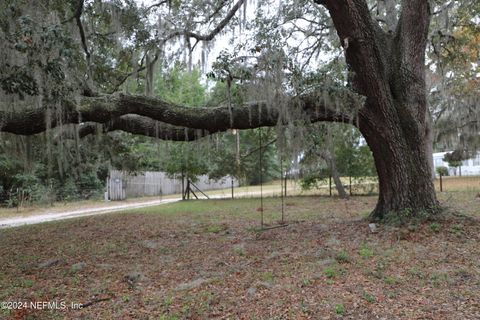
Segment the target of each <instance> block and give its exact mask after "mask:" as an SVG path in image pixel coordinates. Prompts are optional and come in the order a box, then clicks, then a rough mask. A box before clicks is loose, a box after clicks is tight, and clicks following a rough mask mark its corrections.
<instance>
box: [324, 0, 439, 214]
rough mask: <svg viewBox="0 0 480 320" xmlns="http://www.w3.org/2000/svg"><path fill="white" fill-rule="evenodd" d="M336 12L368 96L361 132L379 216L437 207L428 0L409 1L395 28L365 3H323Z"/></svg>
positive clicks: (358, 85)
mask: <svg viewBox="0 0 480 320" xmlns="http://www.w3.org/2000/svg"><path fill="white" fill-rule="evenodd" d="M321 3H322V4H323V5H325V7H326V8H327V10H328V11H329V12H330V15H331V17H332V20H333V23H334V25H335V28H336V30H337V33H338V35H339V37H340V40H341V43H342V45H343V47H344V51H345V57H346V61H347V64H348V66H349V68H350V69H351V71H352V73H353V77H352V84H353V88H354V90H355V91H356V92H357V93H359V94H361V95H364V96H366V97H367V99H366V103H365V106H364V107H363V108H362V109H361V110H360V111H359V129H360V131H361V132H362V134H363V136H364V137H365V139H366V141H367V143H368V145H369V146H370V149H371V150H372V153H373V157H374V160H375V165H376V169H377V173H378V178H379V198H378V203H377V206H376V208H375V210H374V211H373V212H372V214H371V215H370V218H371V219H372V220H382V219H385V218H388V217H389V216H392V215H393V216H395V217H397V218H398V217H399V216H402V214H406V215H407V216H408V217H409V218H410V217H412V216H420V215H421V214H424V213H427V212H428V213H431V214H432V213H436V212H438V210H437V208H438V202H437V199H436V195H435V189H434V185H433V181H432V179H431V177H432V174H431V169H430V160H429V158H430V157H431V155H427V152H428V151H427V150H429V143H430V139H429V134H430V129H431V128H430V122H429V119H428V113H427V100H426V89H425V48H426V41H427V34H428V26H429V21H430V12H429V5H428V2H427V1H426V0H404V1H402V11H401V14H400V19H399V21H398V23H397V26H396V29H395V32H393V33H392V32H385V31H383V30H382V29H381V28H380V26H379V25H378V24H377V23H376V22H375V21H374V20H373V19H372V17H371V15H370V12H369V9H368V6H367V4H366V2H365V1H364V0H324V1H321Z"/></svg>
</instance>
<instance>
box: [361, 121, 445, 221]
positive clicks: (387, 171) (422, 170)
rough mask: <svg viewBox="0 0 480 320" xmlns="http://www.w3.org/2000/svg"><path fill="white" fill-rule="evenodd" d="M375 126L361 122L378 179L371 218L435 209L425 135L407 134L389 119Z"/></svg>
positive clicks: (418, 213) (416, 214)
mask: <svg viewBox="0 0 480 320" xmlns="http://www.w3.org/2000/svg"><path fill="white" fill-rule="evenodd" d="M362 129H363V130H362ZM375 129H376V130H370V128H363V127H362V126H361V130H362V133H363V135H364V137H365V139H366V140H367V142H368V144H369V146H370V149H371V150H372V153H373V157H374V160H375V166H376V169H377V174H378V180H379V196H378V202H377V205H376V207H375V210H374V211H373V212H372V213H371V215H370V218H371V220H374V221H378V220H383V219H389V218H391V216H393V215H395V216H398V217H400V218H407V219H408V218H411V217H413V216H419V215H423V214H433V213H435V212H436V211H437V209H438V203H437V199H436V195H435V189H434V184H433V180H432V174H431V169H430V165H429V157H431V155H430V154H428V152H427V150H429V148H428V147H427V145H428V143H429V142H430V141H429V139H428V137H427V136H421V135H418V136H412V137H409V136H408V135H407V134H405V133H402V130H401V128H399V126H395V124H392V123H391V124H390V125H387V126H382V127H378V128H375Z"/></svg>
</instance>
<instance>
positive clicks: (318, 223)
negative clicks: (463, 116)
mask: <svg viewBox="0 0 480 320" xmlns="http://www.w3.org/2000/svg"><path fill="white" fill-rule="evenodd" d="M445 196H446V198H445V199H444V200H443V201H444V202H445V201H447V200H448V199H449V198H448V197H449V195H447V194H445ZM462 196H463V198H462V201H461V206H460V207H457V208H456V210H463V211H465V212H467V213H468V214H469V215H470V216H452V215H449V216H446V217H445V218H443V219H440V220H438V221H431V222H427V223H422V224H412V225H409V226H405V227H402V228H398V227H385V226H380V227H379V228H378V232H377V233H371V232H370V231H369V227H368V222H367V221H366V220H365V219H364V217H365V216H366V215H367V214H368V212H370V210H372V208H373V207H374V205H375V201H376V197H366V196H365V197H353V198H351V199H350V200H347V201H345V200H341V199H338V198H329V197H310V196H302V197H289V198H287V199H286V200H285V203H284V209H285V219H286V221H287V223H288V226H286V227H282V228H276V229H271V230H268V231H264V232H258V226H259V223H260V214H261V212H260V211H259V207H260V200H259V199H238V200H208V201H204V200H202V201H185V202H179V203H172V204H168V205H162V206H158V207H150V208H145V209H137V210H132V211H125V212H121V213H117V214H109V215H102V216H91V217H85V218H79V219H72V220H65V221H61V222H51V223H44V224H38V225H31V226H25V227H18V228H12V229H3V230H1V233H0V242H1V243H2V246H1V247H0V301H7V302H8V301H10V302H13V301H27V302H32V301H36V302H43V301H48V302H54V301H57V302H60V301H64V302H65V303H66V305H67V306H68V308H66V309H57V310H33V309H31V308H27V309H22V310H8V309H5V308H4V309H2V310H0V318H2V317H3V318H7V319H8V318H13V319H15V318H16V319H217V318H218V319H228V318H229V319H318V318H321V317H326V318H332V319H335V318H340V317H346V318H351V319H372V318H375V317H377V316H381V317H384V318H388V319H425V318H431V319H466V318H471V319H474V318H478V317H480V314H479V310H480V305H479V299H478V297H479V296H478V292H479V287H478V286H479V283H480V263H479V261H480V246H479V245H478V243H479V240H480V224H479V220H478V214H480V213H479V212H478V209H477V208H478V200H477V199H476V198H475V195H474V194H472V193H470V194H464V195H463V194H462ZM441 197H442V198H443V195H442V196H441ZM448 201H449V203H454V201H453V200H452V198H450V200H448ZM281 208H282V202H281V199H280V198H266V199H264V212H263V213H264V218H265V222H266V224H268V225H271V226H273V225H276V224H277V223H278V221H279V219H280V217H281ZM472 215H473V216H474V217H471V216H472ZM72 303H74V304H75V303H76V304H79V303H83V304H84V303H90V305H88V306H87V307H85V308H83V309H75V308H71V304H72Z"/></svg>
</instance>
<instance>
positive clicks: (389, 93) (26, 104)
mask: <svg viewBox="0 0 480 320" xmlns="http://www.w3.org/2000/svg"><path fill="white" fill-rule="evenodd" d="M314 2H315V5H314V7H313V8H314V9H312V10H314V11H313V13H314V14H315V12H317V13H318V14H319V15H321V14H323V15H326V14H327V13H328V15H329V17H330V19H331V20H330V22H328V21H327V22H325V23H326V24H328V23H330V24H331V26H333V28H334V29H335V30H336V34H337V35H338V40H339V43H340V45H341V49H340V50H341V51H342V53H343V55H344V61H345V62H346V68H347V69H348V84H347V85H346V86H345V87H344V88H342V89H341V90H330V89H329V88H319V86H317V87H316V88H315V89H313V90H307V91H305V92H303V93H302V94H298V95H293V94H291V93H288V92H285V93H281V94H279V95H281V96H282V101H283V106H282V108H281V109H280V108H275V106H271V105H270V104H272V101H269V100H266V101H265V100H262V101H251V102H249V103H247V104H246V105H232V104H231V103H230V104H227V105H226V106H218V107H214V108H211V107H210V108H206V107H205V108H195V109H192V108H189V107H188V106H180V105H175V104H173V103H170V102H168V101H163V100H160V99H158V98H154V97H151V96H148V94H147V95H142V96H139V95H132V94H128V92H127V93H126V92H125V90H124V92H122V93H121V92H116V91H118V89H119V87H120V86H121V85H122V84H124V83H125V81H128V79H129V77H130V78H131V77H135V76H138V75H139V74H141V73H142V72H143V73H146V75H147V76H146V77H145V87H146V92H147V93H148V91H149V87H151V86H152V83H151V79H150V77H149V76H148V74H149V73H150V74H151V73H152V70H151V68H152V66H153V65H154V62H156V61H158V60H159V59H161V57H162V54H164V52H165V46H166V44H167V43H168V42H169V41H172V40H174V39H178V38H180V39H185V40H183V41H184V42H185V43H186V46H187V47H189V48H190V49H191V47H192V45H193V47H194V46H196V44H197V43H198V42H208V41H210V40H212V39H214V38H215V37H216V36H218V35H219V34H221V32H222V30H224V29H225V28H226V27H227V26H228V25H229V23H237V24H238V23H241V22H238V21H237V22H235V19H234V18H235V17H236V16H238V12H239V10H240V8H241V7H242V6H246V1H245V0H239V1H237V2H235V3H231V4H230V2H229V1H217V2H215V1H214V2H208V4H205V5H204V6H203V7H202V5H201V2H198V3H197V2H195V1H192V4H191V6H190V7H189V8H188V9H189V10H191V12H195V10H197V11H198V10H200V9H199V8H200V7H202V8H201V9H202V10H204V11H203V12H207V11H208V12H211V14H209V15H205V17H204V18H205V21H204V22H210V23H211V22H212V21H213V22H214V23H215V26H214V27H213V28H212V29H210V30H205V28H204V29H203V30H202V29H201V28H200V30H197V29H196V28H197V25H198V24H200V25H204V23H202V21H196V22H195V21H194V20H195V18H196V17H195V16H192V15H193V14H192V15H190V16H188V17H187V18H186V19H185V20H182V21H190V20H192V21H194V22H193V23H186V22H184V23H180V22H179V23H178V24H172V23H170V24H169V23H167V22H163V21H162V22H161V23H160V22H159V24H161V28H163V29H162V31H161V32H157V34H156V35H155V36H154V37H148V36H145V32H146V30H147V28H146V27H145V28H143V27H140V26H141V25H142V24H141V23H140V22H142V21H143V22H145V19H146V18H145V17H147V13H146V12H148V11H151V10H156V9H157V8H159V7H162V6H165V5H170V6H172V3H171V2H170V1H160V2H158V3H155V4H153V5H152V6H150V7H148V8H147V7H143V8H138V7H136V6H135V5H134V4H133V3H132V2H129V1H126V5H125V7H124V8H123V9H122V10H123V11H122V10H120V11H121V14H123V15H126V16H130V17H131V16H134V17H136V18H135V19H137V20H138V21H137V20H135V19H134V20H135V21H134V23H132V25H131V26H130V28H129V29H128V30H127V31H123V32H122V33H121V36H119V37H118V38H117V39H116V40H115V41H117V42H118V41H124V42H125V43H130V44H131V43H133V45H130V48H127V49H126V48H123V49H122V50H123V51H122V50H120V51H119V52H117V53H118V55H117V58H116V59H111V58H109V57H108V54H110V53H111V51H112V50H111V49H108V48H107V46H106V45H105V43H108V41H111V37H110V35H109V33H108V28H106V27H105V26H104V25H103V24H102V23H104V22H102V23H101V22H98V21H97V22H96V23H89V24H88V25H87V23H86V20H85V19H86V18H84V15H88V14H89V15H90V16H91V17H98V16H99V14H98V12H97V11H95V10H98V8H97V7H98V3H97V2H93V3H90V2H84V1H72V2H71V3H70V6H69V7H68V8H67V9H65V8H64V6H63V5H62V2H61V1H60V2H59V1H51V2H50V3H49V5H50V6H52V7H55V6H57V7H58V8H60V9H58V8H57V11H58V12H60V13H59V14H58V15H59V16H61V17H60V18H59V17H58V16H57V17H53V18H51V24H52V25H60V26H61V25H70V26H73V27H74V29H75V31H74V32H75V33H76V34H77V37H76V38H75V37H74V38H75V39H73V40H75V41H76V42H77V44H79V45H78V48H79V49H80V50H77V51H75V46H73V45H72V44H71V40H72V39H68V37H64V38H61V37H54V36H52V40H51V41H50V42H52V43H54V42H55V44H52V45H51V48H50V47H48V46H47V44H49V43H50V42H48V41H45V40H44V39H45V37H46V39H49V38H48V36H49V35H50V36H51V33H54V31H55V30H53V29H54V28H53V27H52V30H53V31H52V30H47V31H45V30H44V31H43V32H44V34H46V35H45V37H44V38H41V39H42V40H39V39H40V38H38V39H37V38H35V36H34V35H33V32H31V31H29V30H30V29H29V28H33V27H32V25H33V22H32V21H30V20H28V19H27V18H25V15H23V13H22V12H20V11H21V9H19V8H18V7H15V6H14V5H13V3H14V2H11V1H6V4H5V5H4V6H5V7H4V8H2V9H4V10H3V12H7V10H11V11H12V12H11V14H10V17H9V18H10V19H11V20H12V21H13V22H11V21H10V22H7V21H4V23H3V26H2V29H1V30H2V34H1V36H2V39H3V40H6V41H4V44H3V46H4V50H3V53H2V54H1V55H5V57H3V58H5V59H6V60H5V59H4V60H5V61H9V62H8V63H6V64H4V65H2V74H1V76H2V78H1V84H2V90H3V91H2V97H1V98H2V108H1V109H0V130H1V131H3V132H9V133H13V134H18V135H34V134H38V133H41V132H44V131H46V130H52V129H53V128H55V127H59V126H65V125H68V124H72V123H74V124H80V125H79V126H77V128H78V130H79V132H78V133H79V135H80V137H81V136H84V135H87V134H90V133H93V132H96V131H98V130H99V129H100V130H102V131H104V132H108V131H112V130H124V131H127V132H131V133H135V134H142V135H149V136H153V137H159V138H162V139H169V140H194V139H196V138H198V137H201V136H204V135H207V134H211V133H215V132H221V131H226V130H228V129H248V128H257V127H262V126H275V125H277V124H278V123H285V122H288V121H291V118H290V117H288V116H285V112H287V113H288V112H291V113H295V114H301V115H302V118H303V119H308V120H309V121H311V122H317V121H331V122H345V123H350V124H353V125H356V126H357V127H358V128H359V130H360V131H361V133H362V135H363V136H364V138H365V139H366V141H367V143H368V145H369V146H370V148H371V151H372V153H373V156H374V160H375V165H376V169H377V173H378V177H379V183H380V188H379V190H380V194H379V198H378V203H377V206H376V208H375V210H374V211H373V213H372V214H371V218H372V219H382V218H385V217H386V216H387V215H389V214H401V213H405V212H409V213H412V214H413V215H415V214H419V213H425V212H428V213H435V212H437V211H438V202H437V199H436V195H435V189H434V185H433V181H432V178H431V177H432V175H431V152H432V147H431V146H432V125H431V121H430V115H429V109H428V103H427V92H426V79H425V63H426V61H425V60H426V58H425V52H426V47H427V43H428V41H429V23H430V19H431V16H432V13H433V12H432V10H433V8H432V7H431V6H430V5H429V2H428V1H426V0H403V1H401V3H396V2H395V1H389V0H385V1H379V2H378V6H379V5H380V4H383V5H385V8H384V14H383V15H382V17H380V16H379V15H378V14H377V15H376V14H374V12H377V13H378V8H377V9H373V10H372V8H371V7H369V5H368V3H367V1H366V0H316V1H314ZM182 3H183V4H185V3H187V4H188V3H189V2H188V1H185V2H182V1H180V2H178V3H177V2H174V4H173V6H174V7H173V9H172V8H170V9H168V10H173V11H175V10H177V12H181V10H182ZM302 3H303V2H302ZM27 4H28V2H26V3H25V6H28V5H27ZM8 5H10V6H11V8H8ZM309 5H310V6H311V5H312V3H310V4H309ZM96 6H97V7H96ZM104 6H106V7H107V9H109V8H110V9H111V8H114V7H115V5H114V2H106V3H105V4H104ZM175 6H176V7H175ZM186 6H187V7H188V5H186ZM196 6H197V7H196ZM29 10H30V11H32V6H31V4H30V9H29ZM112 10H113V11H115V10H117V9H115V10H114V9H112ZM159 10H160V9H159ZM185 10H186V9H185ZM315 10H316V11H315ZM300 12H302V11H301V10H300ZM301 14H302V13H300V15H299V16H297V17H295V18H296V19H298V18H302V16H301ZM311 14H312V13H311V12H310V13H309V18H310V17H311ZM142 17H143V18H142ZM303 18H304V20H309V19H307V18H306V17H303ZM2 19H7V17H6V16H3V17H2ZM15 19H17V20H15ZM22 19H23V20H22ZM48 19H50V16H49V18H48ZM48 19H47V22H48ZM62 19H63V20H62ZM142 19H143V20H142ZM107 20H108V19H107ZM146 24H148V20H147V23H146ZM300 29H301V28H300ZM202 31H203V32H202ZM304 33H306V31H304ZM319 36H320V35H319ZM308 37H311V34H309V35H308ZM102 39H103V40H102ZM7 40H8V41H7ZM41 41H43V42H42V43H43V46H42V48H41V50H44V51H45V52H48V55H47V57H43V58H39V57H38V55H36V54H35V51H37V52H38V50H40V49H39V48H38V47H37V46H36V45H37V44H38V43H39V42H41ZM192 41H193V43H192ZM9 44H10V45H9ZM95 45H97V46H98V48H93V46H95ZM141 47H142V48H144V50H143V51H142V52H144V54H143V56H142V57H135V56H134V54H133V52H138V51H139V48H141ZM58 48H60V49H58ZM95 50H96V52H94V51H95ZM12 52H21V55H22V56H21V58H19V59H17V60H15V59H13V60H15V61H13V60H12V59H11V57H7V55H12ZM52 52H53V53H52ZM65 52H66V53H65ZM125 56H127V58H122V57H125ZM310 58H311V57H309V58H308V59H310ZM122 59H124V60H122ZM190 59H191V58H190ZM132 60H133V61H135V62H134V63H133V64H132V63H131V61H132ZM32 61H33V62H32ZM68 61H70V63H69V62H68ZM72 61H73V63H72ZM101 65H103V66H110V69H108V68H107V70H106V71H105V70H103V71H104V73H108V72H109V73H110V75H111V77H110V78H109V79H110V80H108V81H107V80H106V79H107V78H106V77H100V76H98V74H100V72H98V69H99V68H100V66H101ZM126 65H128V66H127V67H125V66H126ZM39 66H40V67H41V68H42V70H44V71H45V70H46V71H45V72H44V73H41V72H40V73H38V72H33V71H35V70H37V69H39ZM73 69H74V70H76V71H78V72H77V73H72V72H70V71H68V70H73ZM62 70H63V71H62ZM29 71H32V72H29ZM107 71H108V72H107ZM62 72H63V73H62ZM78 74H82V75H83V76H80V77H79V76H78ZM227 77H231V78H227V80H228V81H230V80H232V79H233V77H232V76H231V75H230V74H227ZM19 79H20V80H19ZM111 79H114V80H111ZM47 82H48V83H49V86H48V88H50V89H51V88H57V89H56V90H53V89H51V90H50V91H48V90H47V89H43V90H42V87H41V85H40V86H39V85H38V83H43V84H44V83H47ZM65 82H68V83H69V85H70V86H69V87H65V86H64V84H65ZM72 88H73V89H72ZM337 89H338V88H337ZM25 96H28V97H41V98H40V100H39V99H38V98H31V99H30V98H28V97H27V98H25ZM10 97H14V98H10ZM32 101H33V102H32ZM39 101H40V102H39ZM339 105H340V107H339ZM19 106H20V107H19ZM60 129H61V128H60Z"/></svg>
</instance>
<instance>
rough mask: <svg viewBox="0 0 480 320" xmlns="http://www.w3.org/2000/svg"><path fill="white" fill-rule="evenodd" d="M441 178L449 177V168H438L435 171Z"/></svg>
mask: <svg viewBox="0 0 480 320" xmlns="http://www.w3.org/2000/svg"><path fill="white" fill-rule="evenodd" d="M435 170H436V171H437V174H438V175H439V176H448V168H447V167H437V169H435Z"/></svg>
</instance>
